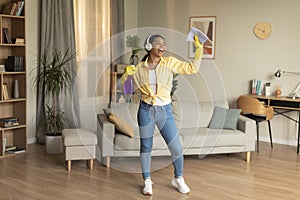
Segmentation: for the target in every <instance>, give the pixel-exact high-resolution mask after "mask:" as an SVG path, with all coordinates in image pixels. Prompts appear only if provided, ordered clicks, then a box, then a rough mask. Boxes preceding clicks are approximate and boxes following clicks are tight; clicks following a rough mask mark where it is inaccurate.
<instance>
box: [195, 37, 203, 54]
mask: <svg viewBox="0 0 300 200" xmlns="http://www.w3.org/2000/svg"><path fill="white" fill-rule="evenodd" d="M193 44H194V46H195V48H196V51H195V59H201V58H202V56H203V45H202V44H201V42H200V41H199V39H198V36H197V35H195V36H194V42H193Z"/></svg>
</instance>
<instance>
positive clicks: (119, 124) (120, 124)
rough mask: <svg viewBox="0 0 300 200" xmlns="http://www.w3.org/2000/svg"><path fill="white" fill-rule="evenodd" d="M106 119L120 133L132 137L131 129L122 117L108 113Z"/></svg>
mask: <svg viewBox="0 0 300 200" xmlns="http://www.w3.org/2000/svg"><path fill="white" fill-rule="evenodd" d="M108 119H109V120H110V121H111V122H112V123H113V124H114V125H115V127H116V129H117V130H118V131H120V133H124V134H125V135H127V136H129V137H133V129H132V128H131V126H130V125H129V124H128V123H127V122H126V121H124V120H123V119H122V118H120V117H118V116H117V115H115V114H113V113H110V114H109V116H108Z"/></svg>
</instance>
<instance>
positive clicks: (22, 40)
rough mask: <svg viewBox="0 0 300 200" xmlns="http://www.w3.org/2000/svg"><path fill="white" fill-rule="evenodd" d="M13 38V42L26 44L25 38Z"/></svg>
mask: <svg viewBox="0 0 300 200" xmlns="http://www.w3.org/2000/svg"><path fill="white" fill-rule="evenodd" d="M11 40H12V43H13V44H25V40H24V38H13V39H11Z"/></svg>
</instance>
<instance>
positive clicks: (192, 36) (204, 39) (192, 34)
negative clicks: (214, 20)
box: [187, 27, 208, 44]
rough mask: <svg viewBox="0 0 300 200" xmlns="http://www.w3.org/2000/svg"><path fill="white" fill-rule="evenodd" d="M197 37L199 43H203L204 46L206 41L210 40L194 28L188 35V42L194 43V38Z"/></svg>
mask: <svg viewBox="0 0 300 200" xmlns="http://www.w3.org/2000/svg"><path fill="white" fill-rule="evenodd" d="M195 35H197V36H198V39H199V41H200V42H201V44H204V43H205V42H206V40H208V37H207V35H205V34H204V33H203V32H202V31H200V30H199V29H197V28H195V27H192V28H191V30H190V32H189V33H188V35H187V41H190V42H191V41H194V36H195Z"/></svg>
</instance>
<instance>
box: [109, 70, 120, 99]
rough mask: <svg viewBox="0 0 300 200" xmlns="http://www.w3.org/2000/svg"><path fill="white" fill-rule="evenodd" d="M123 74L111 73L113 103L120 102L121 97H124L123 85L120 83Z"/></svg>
mask: <svg viewBox="0 0 300 200" xmlns="http://www.w3.org/2000/svg"><path fill="white" fill-rule="evenodd" d="M122 74H123V73H122V72H111V89H110V92H111V96H110V101H111V102H119V99H120V98H121V95H123V89H122V84H121V82H120V78H121V76H122Z"/></svg>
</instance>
